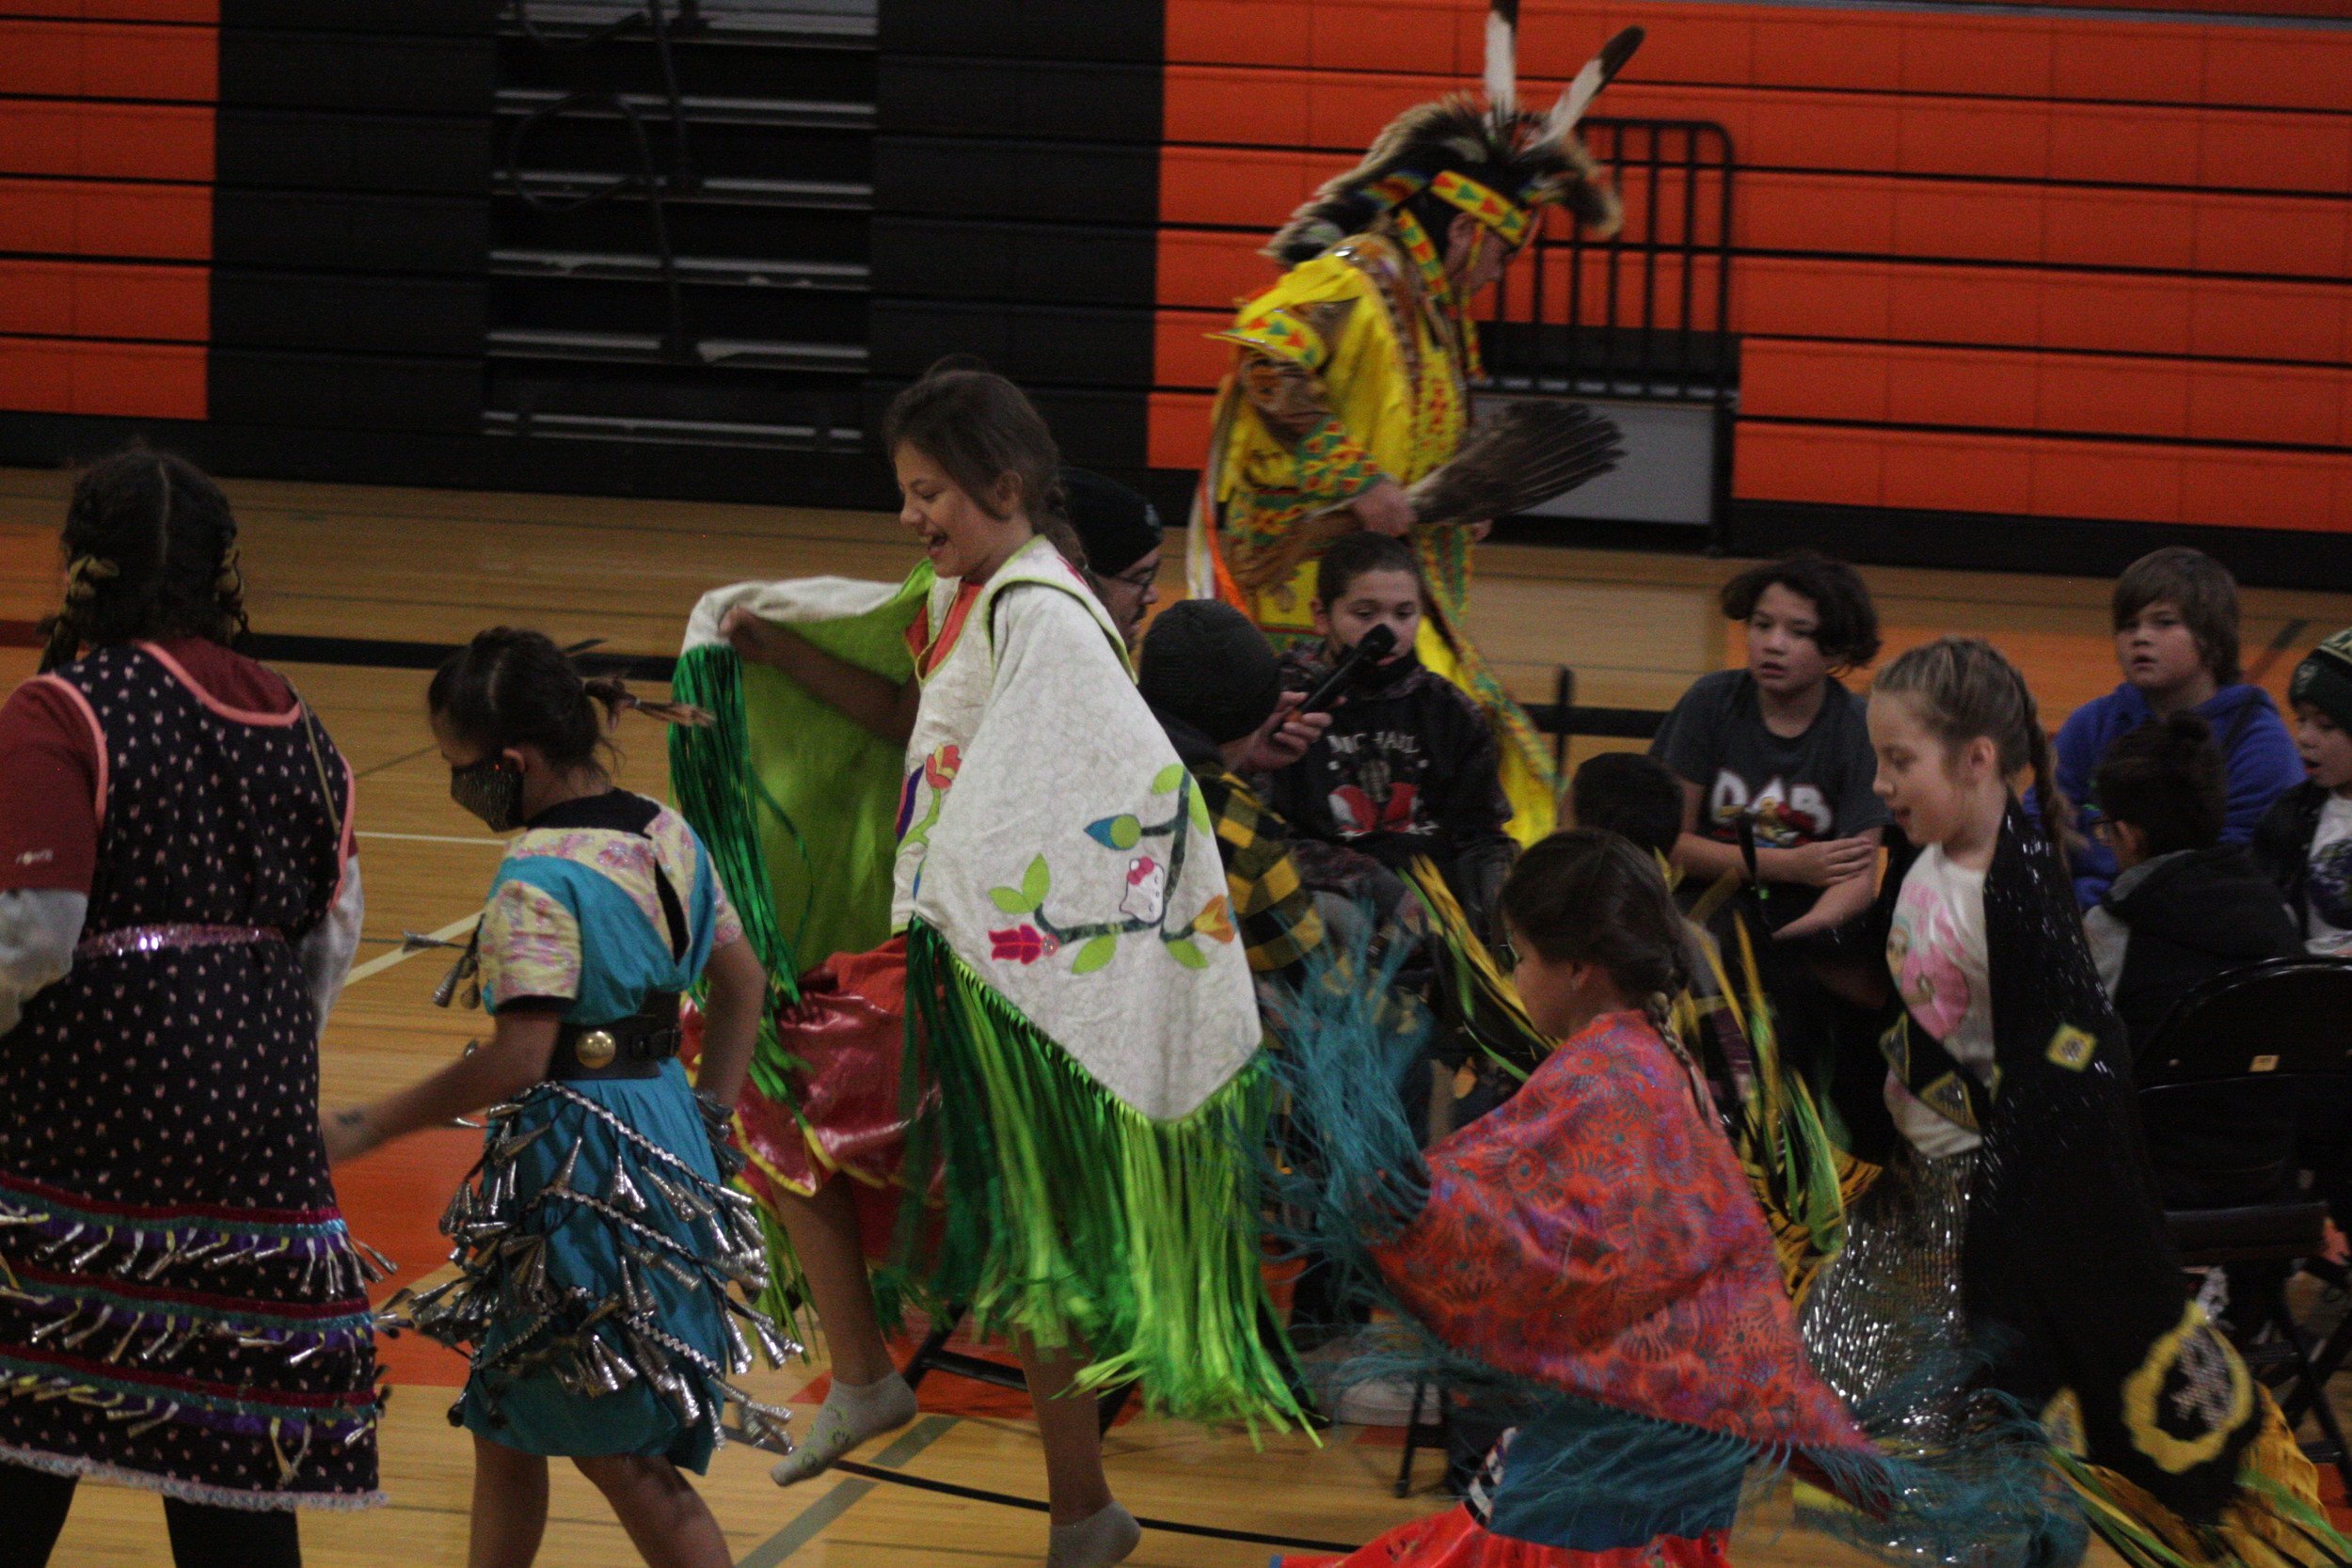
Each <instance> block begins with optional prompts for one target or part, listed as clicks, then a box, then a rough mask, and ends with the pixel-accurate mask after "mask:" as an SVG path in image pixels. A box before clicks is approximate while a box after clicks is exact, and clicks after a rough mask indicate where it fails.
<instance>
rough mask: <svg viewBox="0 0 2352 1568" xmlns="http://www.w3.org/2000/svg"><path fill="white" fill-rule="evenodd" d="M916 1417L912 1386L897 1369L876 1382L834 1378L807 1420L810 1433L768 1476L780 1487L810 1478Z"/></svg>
mask: <svg viewBox="0 0 2352 1568" xmlns="http://www.w3.org/2000/svg"><path fill="white" fill-rule="evenodd" d="M913 1419H914V1389H912V1388H910V1387H908V1386H907V1380H906V1379H905V1378H902V1377H900V1376H899V1375H898V1373H897V1372H891V1373H889V1374H888V1375H886V1376H884V1377H882V1378H881V1379H879V1380H877V1381H876V1382H873V1383H865V1384H852V1383H844V1382H842V1381H841V1380H840V1379H839V1378H837V1377H836V1378H834V1380H833V1389H832V1391H831V1392H830V1393H828V1394H826V1396H825V1402H824V1403H823V1404H820V1405H818V1407H817V1414H816V1415H815V1416H812V1417H811V1418H809V1422H808V1433H807V1435H806V1436H804V1437H802V1438H801V1439H800V1440H799V1441H798V1442H797V1443H795V1444H794V1445H793V1449H792V1451H791V1452H790V1453H788V1454H787V1455H786V1456H785V1457H784V1458H782V1459H779V1460H778V1461H776V1463H775V1465H774V1467H773V1468H771V1469H770V1470H769V1472H768V1479H769V1480H770V1481H774V1482H775V1483H776V1484H777V1485H778V1486H789V1485H791V1484H792V1483H793V1482H794V1481H806V1480H807V1479H808V1478H809V1477H811V1476H813V1475H816V1474H817V1473H818V1471H820V1470H822V1469H824V1468H825V1466H827V1465H831V1464H832V1463H833V1462H834V1460H836V1459H839V1458H840V1457H841V1456H842V1455H843V1454H845V1453H848V1452H849V1451H850V1449H854V1448H856V1447H857V1446H858V1445H859V1444H860V1443H863V1442H865V1441H866V1439H867V1438H868V1437H879V1436H881V1435H882V1433H885V1432H890V1431H894V1430H896V1429H897V1428H898V1427H902V1426H904V1425H906V1424H907V1423H908V1422H909V1421H911V1420H913Z"/></svg>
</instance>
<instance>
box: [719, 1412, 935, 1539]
mask: <svg viewBox="0 0 2352 1568" xmlns="http://www.w3.org/2000/svg"><path fill="white" fill-rule="evenodd" d="M958 1419H960V1418H958V1417H954V1416H925V1417H923V1418H921V1419H919V1420H917V1421H916V1422H915V1423H914V1426H913V1427H911V1428H910V1429H908V1431H907V1432H906V1433H905V1434H904V1435H902V1436H901V1437H899V1438H898V1440H897V1441H896V1442H894V1443H892V1444H891V1445H890V1446H889V1447H888V1448H886V1449H882V1452H880V1453H878V1454H876V1455H875V1456H874V1458H873V1460H872V1464H873V1465H876V1466H878V1467H880V1468H882V1469H885V1470H895V1469H898V1467H899V1466H900V1465H905V1464H906V1463H907V1462H908V1461H909V1460H911V1459H913V1458H914V1456H915V1455H916V1454H919V1453H921V1452H922V1451H923V1450H924V1449H928V1448H930V1446H931V1445H932V1444H933V1443H936V1442H938V1441H939V1440H940V1439H941V1438H942V1437H945V1436H946V1435H947V1433H949V1432H950V1431H952V1430H953V1429H954V1428H955V1425H956V1422H957V1421H958ZM880 1484H882V1483H881V1482H880V1481H860V1480H856V1479H849V1480H843V1481H835V1482H834V1485H833V1488H832V1489H831V1490H830V1491H828V1492H826V1493H825V1495H824V1496H823V1497H818V1499H817V1500H816V1501H815V1502H813V1503H811V1504H809V1505H808V1507H806V1508H804V1509H803V1510H802V1511H801V1513H799V1515H798V1516H797V1517H795V1518H794V1519H793V1520H792V1522H791V1523H790V1524H788V1525H787V1526H785V1527H784V1528H782V1529H780V1530H778V1531H776V1533H775V1534H773V1535H771V1536H770V1537H769V1538H768V1539H767V1540H765V1541H763V1542H761V1543H760V1544H758V1545H756V1546H755V1547H753V1548H752V1549H751V1551H750V1553H749V1554H748V1555H746V1556H745V1557H744V1558H743V1560H741V1561H740V1562H739V1563H737V1564H736V1568H777V1564H779V1563H782V1562H785V1561H787V1560H789V1559H790V1558H791V1556H792V1554H793V1553H795V1552H797V1551H799V1550H800V1549H801V1548H802V1547H803V1546H805V1545H807V1544H809V1543H810V1542H811V1541H814V1540H816V1539H817V1537H818V1536H819V1535H821V1534H823V1533H824V1531H825V1530H826V1528H829V1527H830V1526H831V1525H832V1524H833V1523H834V1520H836V1519H839V1518H840V1517H841V1516H842V1515H843V1514H845V1513H849V1512H850V1509H852V1508H855V1507H856V1506H857V1505H858V1503H859V1502H861V1501H862V1500H864V1499H865V1497H866V1496H867V1495H868V1494H870V1493H871V1492H872V1491H873V1490H874V1488H875V1487H877V1486H879V1485H880Z"/></svg>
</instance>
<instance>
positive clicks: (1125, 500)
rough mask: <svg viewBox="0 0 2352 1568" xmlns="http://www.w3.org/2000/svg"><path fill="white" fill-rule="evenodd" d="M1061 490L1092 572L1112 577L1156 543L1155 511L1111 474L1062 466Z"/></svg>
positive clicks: (1157, 546) (1130, 564)
mask: <svg viewBox="0 0 2352 1568" xmlns="http://www.w3.org/2000/svg"><path fill="white" fill-rule="evenodd" d="M1061 491H1062V497H1063V499H1064V500H1065V501H1066V502H1067V503H1068V510H1069V513H1070V526H1071V527H1072V528H1074V529H1076V530H1077V531H1078V543H1080V544H1082V545H1084V546H1086V550H1087V564H1088V565H1089V567H1091V568H1092V569H1093V571H1094V575H1095V576H1097V577H1104V578H1115V577H1117V576H1118V575H1119V574H1120V573H1121V572H1123V571H1125V570H1126V569H1127V568H1128V567H1130V566H1132V565H1134V564H1135V563H1136V562H1138V561H1141V560H1142V559H1143V558H1144V557H1145V556H1147V555H1150V554H1151V553H1152V551H1153V550H1156V549H1158V548H1159V547H1160V515H1159V514H1158V513H1157V512H1156V511H1154V510H1152V503H1151V502H1150V501H1148V500H1145V499H1143V498H1142V497H1141V496H1138V495H1136V493H1135V492H1134V491H1133V490H1130V489H1128V488H1127V487H1126V486H1125V485H1124V484H1121V483H1119V482H1118V481H1117V480H1112V479H1104V477H1103V476H1102V475H1101V474H1091V473H1089V472H1087V471H1086V470H1085V469H1084V468H1064V469H1063V470H1062V471H1061Z"/></svg>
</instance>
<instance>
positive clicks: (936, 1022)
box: [901, 921, 1301, 1428]
mask: <svg viewBox="0 0 2352 1568" xmlns="http://www.w3.org/2000/svg"><path fill="white" fill-rule="evenodd" d="M907 1006H908V1011H909V1015H910V1019H909V1021H910V1022H911V1023H912V1024H914V1031H913V1032H912V1033H911V1034H910V1037H909V1040H910V1045H911V1047H913V1048H912V1049H910V1051H909V1053H908V1066H909V1069H910V1070H909V1071H908V1072H907V1073H906V1074H905V1090H906V1093H907V1094H908V1096H909V1101H908V1103H909V1104H910V1105H914V1104H919V1103H921V1101H922V1098H923V1097H924V1096H925V1095H927V1094H928V1093H929V1092H930V1088H931V1087H932V1085H936V1087H937V1089H938V1092H939V1094H940V1101H939V1103H940V1106H941V1111H940V1114H937V1115H931V1116H925V1117H917V1118H914V1129H915V1130H914V1134H913V1135H912V1136H911V1137H910V1147H909V1150H908V1154H909V1162H908V1169H909V1171H910V1172H921V1171H928V1170H930V1169H933V1168H935V1165H934V1162H937V1161H944V1162H945V1164H946V1214H945V1215H938V1214H936V1213H931V1214H929V1215H917V1214H916V1213H915V1212H914V1210H915V1209H916V1208H917V1207H918V1206H915V1205H909V1206H908V1210H909V1213H908V1219H909V1221H910V1222H913V1223H910V1224H908V1225H906V1226H902V1228H901V1242H902V1244H903V1250H904V1251H905V1253H906V1255H907V1256H908V1258H909V1259H910V1260H911V1264H912V1268H913V1272H914V1275H915V1277H916V1278H918V1279H919V1280H920V1281H921V1283H922V1285H923V1287H924V1289H925V1291H927V1293H928V1294H930V1296H931V1297H933V1298H935V1299H938V1300H943V1301H951V1302H955V1303H959V1304H961V1305H963V1306H965V1307H968V1308H969V1310H970V1312H971V1314H972V1319H973V1322H974V1323H975V1325H976V1326H977V1328H978V1329H979V1331H980V1332H982V1333H987V1334H996V1333H1006V1332H1010V1333H1016V1334H1019V1335H1021V1336H1024V1337H1025V1338H1027V1339H1028V1340H1030V1341H1031V1342H1032V1343H1034V1344H1035V1345H1037V1346H1039V1347H1040V1348H1041V1349H1044V1350H1048V1351H1053V1350H1059V1349H1064V1348H1070V1349H1075V1350H1081V1351H1083V1352H1084V1353H1085V1354H1087V1355H1088V1356H1089V1364H1088V1366H1087V1368H1086V1370H1085V1371H1084V1372H1083V1373H1082V1374H1081V1376H1080V1383H1081V1386H1085V1387H1089V1388H1100V1387H1102V1386H1105V1385H1112V1384H1119V1383H1125V1382H1129V1381H1136V1382H1139V1383H1140V1384H1141V1386H1142V1392H1143V1395H1144V1398H1145V1401H1146V1402H1147V1403H1148V1404H1149V1405H1150V1406H1151V1408H1152V1409H1154V1410H1157V1411H1160V1412H1163V1413H1165V1414H1168V1415H1171V1416H1175V1417H1178V1418H1184V1419H1189V1420H1219V1419H1230V1418H1239V1419H1242V1420H1245V1421H1248V1422H1249V1423H1250V1424H1251V1426H1252V1427H1253V1428H1254V1427H1255V1425H1256V1423H1257V1422H1258V1421H1260V1420H1265V1421H1269V1422H1271V1423H1272V1424H1274V1425H1275V1426H1277V1427H1278V1428H1279V1427H1282V1426H1286V1425H1288V1424H1289V1423H1290V1422H1292V1421H1294V1420H1297V1419H1299V1418H1300V1414H1301V1413H1300V1411H1299V1408H1298V1404H1297V1402H1296V1400H1295V1398H1294V1397H1293V1396H1292V1394H1291V1392H1290V1390H1289V1388H1288V1386H1286V1383H1285V1380H1284V1378H1283V1375H1282V1370H1281V1367H1280V1364H1279V1360H1278V1354H1279V1346H1278V1345H1277V1344H1273V1343H1269V1342H1268V1338H1267V1337H1266V1336H1265V1335H1263V1333H1262V1331H1261V1324H1262V1323H1270V1322H1271V1317H1270V1314H1269V1313H1268V1312H1267V1310H1266V1307H1265V1287H1264V1280H1263V1275H1262V1272H1261V1268H1260V1261H1261V1259H1260V1249H1259V1242H1258V1186H1257V1180H1256V1174H1255V1164H1254V1160H1253V1157H1252V1152H1251V1151H1253V1150H1255V1149H1258V1148H1263V1146H1264V1142H1265V1135H1266V1121H1267V1116H1268V1112H1269V1109H1270V1092H1271V1089H1270V1082H1269V1080H1268V1078H1267V1075H1266V1074H1265V1072H1264V1071H1263V1070H1262V1068H1261V1067H1260V1065H1259V1064H1255V1063H1253V1064H1252V1065H1251V1066H1250V1067H1249V1068H1248V1069H1245V1070H1244V1071H1243V1072H1242V1073H1240V1074H1239V1075H1238V1076H1237V1077H1236V1078H1235V1079H1234V1080H1233V1082H1232V1083H1230V1084H1228V1085H1225V1086H1224V1087H1223V1088H1221V1089H1219V1090H1218V1091H1217V1092H1216V1094H1215V1095H1213V1096H1212V1097H1211V1098H1210V1099H1209V1100H1208V1101H1206V1102H1205V1103H1204V1104H1202V1105H1201V1106H1200V1108H1199V1109H1197V1110H1196V1111H1194V1112H1193V1113H1192V1114H1191V1115H1190V1116H1188V1117H1184V1119H1183V1120H1181V1121H1172V1122H1157V1121H1152V1120H1151V1119H1150V1118H1148V1117H1143V1116H1141V1115H1139V1114H1137V1113H1136V1112H1135V1111H1134V1110H1132V1109H1130V1108H1129V1107H1128V1106H1127V1105H1125V1104H1124V1103H1123V1102H1121V1101H1120V1100H1119V1099H1117V1098H1116V1097H1115V1096H1113V1095H1112V1094H1111V1093H1109V1091H1107V1090H1105V1089H1104V1087H1103V1086H1102V1085H1100V1084H1098V1083H1096V1082H1095V1081H1094V1080H1093V1079H1092V1078H1091V1077H1090V1076H1089V1074H1088V1073H1087V1071H1086V1069H1084V1068H1082V1067H1081V1066H1079V1064H1078V1063H1077V1062H1076V1061H1075V1060H1074V1059H1073V1058H1072V1057H1071V1055H1070V1054H1069V1053H1067V1052H1065V1051H1063V1050H1062V1049H1061V1048H1060V1047H1059V1046H1057V1045H1056V1044H1055V1043H1054V1042H1053V1041H1052V1040H1051V1039H1049V1038H1047V1037H1046V1036H1045V1035H1044V1033H1043V1032H1042V1031H1041V1030H1040V1029H1039V1028H1038V1027H1037V1026H1036V1025H1035V1024H1034V1023H1031V1022H1029V1021H1028V1020H1027V1019H1025V1018H1024V1017H1022V1016H1021V1014H1020V1013H1019V1012H1018V1011H1017V1010H1016V1009H1015V1008H1014V1007H1013V1006H1011V1005H1010V1004H1009V1003H1008V1002H1007V1001H1005V999H1004V998H1003V997H1002V996H1000V995H998V994H997V993H996V992H995V991H994V990H991V989H990V988H989V986H988V985H987V984H986V983H985V982H984V981H982V980H981V979H980V978H979V977H978V976H977V974H974V973H973V972H972V971H971V970H970V969H969V968H968V967H967V966H966V965H965V964H964V963H963V962H962V961H961V959H959V958H957V957H956V956H955V954H954V952H953V951H952V950H951V949H950V947H949V946H948V943H947V941H946V938H945V937H943V936H941V935H940V934H939V933H938V932H937V931H935V930H932V929H931V928H930V927H926V926H924V925H923V924H922V923H921V922H919V921H918V922H916V923H915V924H914V926H912V927H910V928H909V930H908V932H907ZM918 1041H919V1045H917V1044H916V1042H918Z"/></svg>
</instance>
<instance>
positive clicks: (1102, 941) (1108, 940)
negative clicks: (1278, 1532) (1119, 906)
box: [1070, 931, 1119, 974]
mask: <svg viewBox="0 0 2352 1568" xmlns="http://www.w3.org/2000/svg"><path fill="white" fill-rule="evenodd" d="M1118 951H1119V935H1118V933H1117V932H1115V931H1105V932H1104V933H1103V934H1102V935H1101V936H1099V937H1091V938H1089V939H1088V941H1087V944H1086V945H1085V946H1084V947H1081V948H1079V949H1078V957H1077V958H1076V959H1075V960H1074V961H1073V963H1072V964H1071V966H1070V973H1071V974H1093V973H1094V972H1095V971H1096V970H1098V969H1100V968H1102V967H1103V966H1104V964H1106V963H1109V962H1110V961H1111V956H1112V955H1113V954H1115V953H1117V952H1118Z"/></svg>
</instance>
